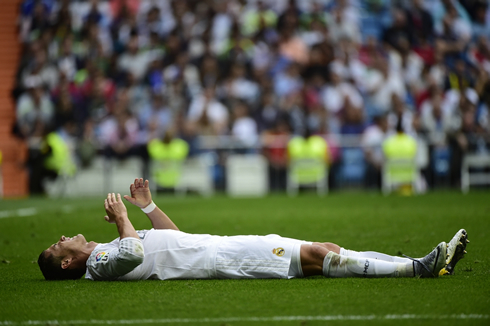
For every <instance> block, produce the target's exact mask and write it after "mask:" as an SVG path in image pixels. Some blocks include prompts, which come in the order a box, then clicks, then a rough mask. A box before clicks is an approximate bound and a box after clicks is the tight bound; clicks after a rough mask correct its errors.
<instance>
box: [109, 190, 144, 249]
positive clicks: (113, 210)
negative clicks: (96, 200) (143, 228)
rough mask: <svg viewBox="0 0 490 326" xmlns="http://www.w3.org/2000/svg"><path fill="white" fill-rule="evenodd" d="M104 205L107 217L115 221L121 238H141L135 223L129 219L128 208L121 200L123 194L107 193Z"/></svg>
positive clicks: (112, 221)
mask: <svg viewBox="0 0 490 326" xmlns="http://www.w3.org/2000/svg"><path fill="white" fill-rule="evenodd" d="M104 207H105V211H106V213H107V215H106V216H105V219H106V221H107V222H109V223H115V224H116V226H117V231H118V232H119V237H120V239H121V240H122V239H124V238H136V239H139V236H138V233H136V230H135V229H134V226H133V224H132V223H131V221H130V220H129V217H128V210H127V209H126V206H124V203H123V202H122V200H121V195H120V194H117V198H116V195H115V194H114V193H112V194H111V193H109V194H107V199H106V200H104Z"/></svg>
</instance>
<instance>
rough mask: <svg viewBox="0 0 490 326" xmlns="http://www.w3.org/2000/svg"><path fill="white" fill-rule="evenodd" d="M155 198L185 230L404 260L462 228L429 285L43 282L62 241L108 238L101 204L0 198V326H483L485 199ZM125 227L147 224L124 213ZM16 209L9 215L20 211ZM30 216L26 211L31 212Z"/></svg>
mask: <svg viewBox="0 0 490 326" xmlns="http://www.w3.org/2000/svg"><path fill="white" fill-rule="evenodd" d="M154 197H155V198H154V201H155V202H156V203H157V204H158V205H159V206H160V207H161V208H162V209H163V210H164V211H165V212H166V213H167V214H168V215H169V216H170V217H171V218H172V219H173V220H174V221H175V223H176V224H177V225H178V226H179V228H180V229H181V230H183V231H186V232H191V233H211V234H219V235H238V234H262V235H264V234H269V233H277V234H280V235H282V236H287V237H293V238H298V239H305V240H312V241H330V242H334V243H337V244H339V245H341V246H343V247H345V248H349V249H353V250H375V251H380V252H384V253H388V254H392V255H400V254H402V253H404V254H407V255H409V256H412V257H419V256H423V255H425V254H427V253H428V252H429V251H430V250H431V249H432V248H433V247H434V246H435V245H437V243H439V242H440V241H443V240H444V241H449V239H450V238H451V237H452V236H453V235H454V233H455V232H456V231H457V230H458V229H460V228H466V230H467V231H468V235H469V239H470V240H471V243H470V244H469V245H468V248H467V251H468V254H467V255H466V257H465V259H463V260H462V261H461V262H460V263H459V264H458V266H457V269H456V275H453V276H444V277H440V278H437V279H416V278H410V279H326V278H323V277H314V278H306V279H293V280H179V281H163V282H162V281H138V282H92V281H88V280H79V281H62V282H46V281H44V280H42V275H41V273H40V271H39V269H38V267H37V264H36V263H35V262H36V260H37V257H38V255H39V253H40V252H41V250H42V249H44V248H46V247H48V246H49V245H51V244H52V243H54V242H55V241H57V239H58V238H59V237H60V236H61V235H62V234H64V235H67V236H71V235H74V234H78V233H82V234H84V235H85V236H86V238H87V239H88V240H94V241H97V242H108V241H111V240H113V239H114V238H116V237H117V236H118V235H117V231H116V228H115V226H114V225H111V224H108V223H106V222H105V221H104V220H103V216H104V209H103V198H98V199H59V200H53V199H43V198H34V199H25V200H14V201H5V200H4V201H0V217H1V218H0V303H1V304H0V325H24V324H31V325H32V324H38V325H51V324H62V325H80V324H92V325H95V324H131V325H138V324H167V325H173V324H175V325H182V324H185V325H193V324H198V325H250V324H252V325H325V324H329V325H330V324H332V325H354V324H355V325H357V324H364V325H380V324H381V325H392V324H396V325H412V324H415V323H417V324H420V325H429V324H430V325H433V324H434V323H437V324H445V325H452V324H454V325H456V324H458V325H490V319H489V315H490V257H489V254H488V250H489V248H490V193H488V192H471V193H470V194H468V195H461V194H460V193H457V192H437V193H430V194H427V195H423V196H414V197H398V196H388V197H383V196H382V195H377V194H376V195H375V194H366V193H363V194H357V193H333V194H330V195H328V196H325V197H317V196H316V195H314V194H309V193H307V194H302V195H300V196H299V197H297V198H289V197H287V196H284V195H271V196H269V197H267V198H260V199H252V198H246V199H230V198H227V197H224V196H217V197H214V198H210V199H204V198H199V197H193V196H191V197H187V198H176V197H174V196H172V195H166V196H154ZM127 206H128V210H129V216H130V218H131V220H132V221H133V224H134V226H135V228H136V229H145V228H150V227H151V226H150V223H149V221H148V220H147V219H146V216H145V215H144V214H143V213H141V211H139V210H138V209H137V208H136V207H130V206H129V204H128V205H127ZM19 209H20V210H19ZM32 214H34V215H32Z"/></svg>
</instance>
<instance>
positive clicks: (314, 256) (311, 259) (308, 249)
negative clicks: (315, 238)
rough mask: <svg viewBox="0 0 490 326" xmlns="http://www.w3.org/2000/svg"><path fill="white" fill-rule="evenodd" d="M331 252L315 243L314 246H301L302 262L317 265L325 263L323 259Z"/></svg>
mask: <svg viewBox="0 0 490 326" xmlns="http://www.w3.org/2000/svg"><path fill="white" fill-rule="evenodd" d="M328 252H329V250H328V249H327V248H325V247H324V246H319V245H316V244H315V243H313V244H312V245H302V246H301V262H304V263H307V264H317V263H318V262H321V263H322V262H323V259H324V258H325V256H326V255H327V254H328Z"/></svg>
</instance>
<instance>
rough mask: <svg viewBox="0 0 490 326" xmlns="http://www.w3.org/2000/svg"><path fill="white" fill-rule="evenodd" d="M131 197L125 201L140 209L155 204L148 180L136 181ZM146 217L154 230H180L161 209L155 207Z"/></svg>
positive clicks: (131, 190) (132, 187) (132, 185)
mask: <svg viewBox="0 0 490 326" xmlns="http://www.w3.org/2000/svg"><path fill="white" fill-rule="evenodd" d="M129 190H130V192H131V196H128V195H126V196H124V199H126V200H127V201H129V202H130V203H131V204H133V205H136V206H138V207H139V208H142V209H144V208H146V207H148V206H149V205H151V204H152V203H153V201H152V200H151V192H150V187H149V182H148V180H145V181H143V179H141V178H140V179H135V180H134V183H133V184H131V186H130V187H129ZM146 216H148V218H149V219H150V221H151V224H152V226H153V228H154V229H171V230H178V229H179V228H178V227H177V226H176V225H175V224H174V222H172V220H171V219H170V218H169V217H168V216H167V214H165V213H164V212H163V211H162V210H161V209H160V208H158V207H155V209H153V211H151V212H150V213H146Z"/></svg>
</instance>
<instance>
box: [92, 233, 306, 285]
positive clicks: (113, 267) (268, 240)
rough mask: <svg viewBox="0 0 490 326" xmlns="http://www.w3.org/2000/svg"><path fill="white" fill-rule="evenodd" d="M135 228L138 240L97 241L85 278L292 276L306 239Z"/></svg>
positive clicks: (166, 278) (141, 278)
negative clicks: (293, 264) (295, 258)
mask: <svg viewBox="0 0 490 326" xmlns="http://www.w3.org/2000/svg"><path fill="white" fill-rule="evenodd" d="M137 233H138V235H139V237H140V239H135V238H124V239H122V240H120V239H119V238H118V239H116V240H114V241H112V242H110V243H104V244H98V245H97V246H96V247H95V249H94V251H93V252H92V253H91V255H90V257H89V259H88V260H87V271H86V274H85V278H87V279H91V280H146V279H158V280H168V279H205V278H288V277H291V276H290V275H288V272H289V268H290V263H291V256H292V255H293V251H295V252H297V253H298V254H299V246H300V245H301V244H302V243H305V242H304V241H300V240H294V239H289V238H282V237H280V236H278V235H268V236H232V237H226V236H215V235H209V234H189V233H185V232H181V231H176V230H153V229H152V230H144V231H137ZM139 247H143V249H144V250H141V249H138V248H139ZM143 251H144V254H143V255H138V253H139V252H141V253H142V252H143Z"/></svg>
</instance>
